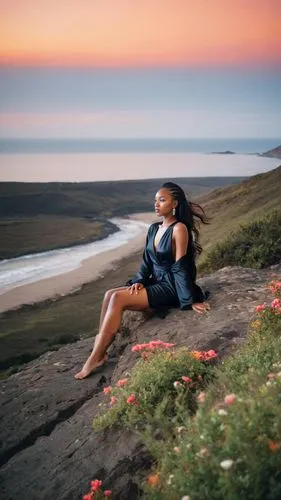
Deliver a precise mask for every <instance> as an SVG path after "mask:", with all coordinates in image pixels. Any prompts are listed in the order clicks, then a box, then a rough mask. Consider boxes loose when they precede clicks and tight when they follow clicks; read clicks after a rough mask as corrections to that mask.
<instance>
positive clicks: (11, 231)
mask: <svg viewBox="0 0 281 500" xmlns="http://www.w3.org/2000/svg"><path fill="white" fill-rule="evenodd" d="M164 180H165V179H155V180H154V179H152V180H143V181H112V182H88V183H67V182H66V183H59V182H55V183H53V182H50V183H17V182H2V183H0V201H1V218H0V229H1V249H0V259H8V258H12V257H18V256H20V255H25V254H29V253H35V252H41V251H46V250H53V249H56V248H61V247H64V246H72V245H75V244H80V243H88V242H90V241H95V240H97V239H100V238H101V237H105V236H107V235H108V234H110V233H112V232H114V231H115V230H116V228H115V226H113V224H111V223H110V222H109V221H108V218H109V217H112V216H122V215H127V214H131V213H135V212H143V211H152V209H153V199H154V195H155V191H156V190H157V189H158V188H159V186H160V185H161V184H162V182H163V181H164ZM240 180H241V178H238V177H209V178H208V177H206V178H185V179H177V182H179V183H180V184H181V185H182V186H183V187H184V188H185V189H186V192H187V193H188V194H189V195H190V196H192V197H194V196H196V195H198V194H200V193H202V192H205V191H208V190H211V189H213V188H214V187H218V186H225V185H229V184H231V183H235V182H239V181H240Z"/></svg>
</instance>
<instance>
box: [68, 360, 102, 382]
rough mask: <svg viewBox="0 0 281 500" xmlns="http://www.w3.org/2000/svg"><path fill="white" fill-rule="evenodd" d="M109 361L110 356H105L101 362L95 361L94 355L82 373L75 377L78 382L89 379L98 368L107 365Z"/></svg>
mask: <svg viewBox="0 0 281 500" xmlns="http://www.w3.org/2000/svg"><path fill="white" fill-rule="evenodd" d="M107 360H108V355H107V354H105V355H104V357H103V358H102V360H101V361H94V359H93V358H92V355H91V356H89V357H88V359H87V361H86V363H85V364H84V366H83V368H82V370H80V372H78V373H76V375H74V377H75V378H76V379H77V380H82V379H83V378H86V377H88V376H89V375H90V374H91V373H92V372H93V371H94V370H95V369H96V368H98V367H99V366H102V365H103V364H104V363H106V362H107Z"/></svg>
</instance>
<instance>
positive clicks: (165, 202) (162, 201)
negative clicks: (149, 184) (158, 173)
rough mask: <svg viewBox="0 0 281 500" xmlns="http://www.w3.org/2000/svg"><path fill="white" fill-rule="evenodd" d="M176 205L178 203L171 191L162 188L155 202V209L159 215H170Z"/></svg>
mask: <svg viewBox="0 0 281 500" xmlns="http://www.w3.org/2000/svg"><path fill="white" fill-rule="evenodd" d="M176 205H177V202H176V201H175V200H174V199H173V197H172V195H171V192H170V190H169V189H167V188H161V189H159V191H157V193H156V195H155V201H154V209H155V212H156V214H157V215H159V216H167V215H169V214H170V213H171V212H172V210H173V208H174V207H176Z"/></svg>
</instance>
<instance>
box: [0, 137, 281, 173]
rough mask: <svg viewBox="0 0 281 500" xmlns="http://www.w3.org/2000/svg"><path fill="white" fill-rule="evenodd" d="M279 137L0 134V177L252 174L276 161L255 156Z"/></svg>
mask: <svg viewBox="0 0 281 500" xmlns="http://www.w3.org/2000/svg"><path fill="white" fill-rule="evenodd" d="M280 143H281V140H280V139H259V138H257V139H254V138H248V139H237V138H233V139H225V138H223V139H126V140H125V139H73V140H71V139H0V181H2V182H7V181H14V182H94V181H103V180H104V181H107V180H124V179H151V178H154V179H155V178H163V177H165V178H175V177H195V176H196V177H205V176H250V175H255V174H258V173H261V172H266V171H268V170H271V169H273V168H275V167H277V166H278V165H279V164H280V160H278V159H274V158H264V157H261V156H259V154H260V153H262V152H265V151H267V150H269V149H272V148H274V147H276V146H278V145H279V144H280ZM231 153H233V154H231Z"/></svg>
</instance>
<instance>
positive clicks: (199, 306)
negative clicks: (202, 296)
mask: <svg viewBox="0 0 281 500" xmlns="http://www.w3.org/2000/svg"><path fill="white" fill-rule="evenodd" d="M192 309H193V311H195V312H197V313H198V314H203V313H205V312H207V311H210V309H211V306H210V304H209V303H208V302H197V303H195V304H192Z"/></svg>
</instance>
